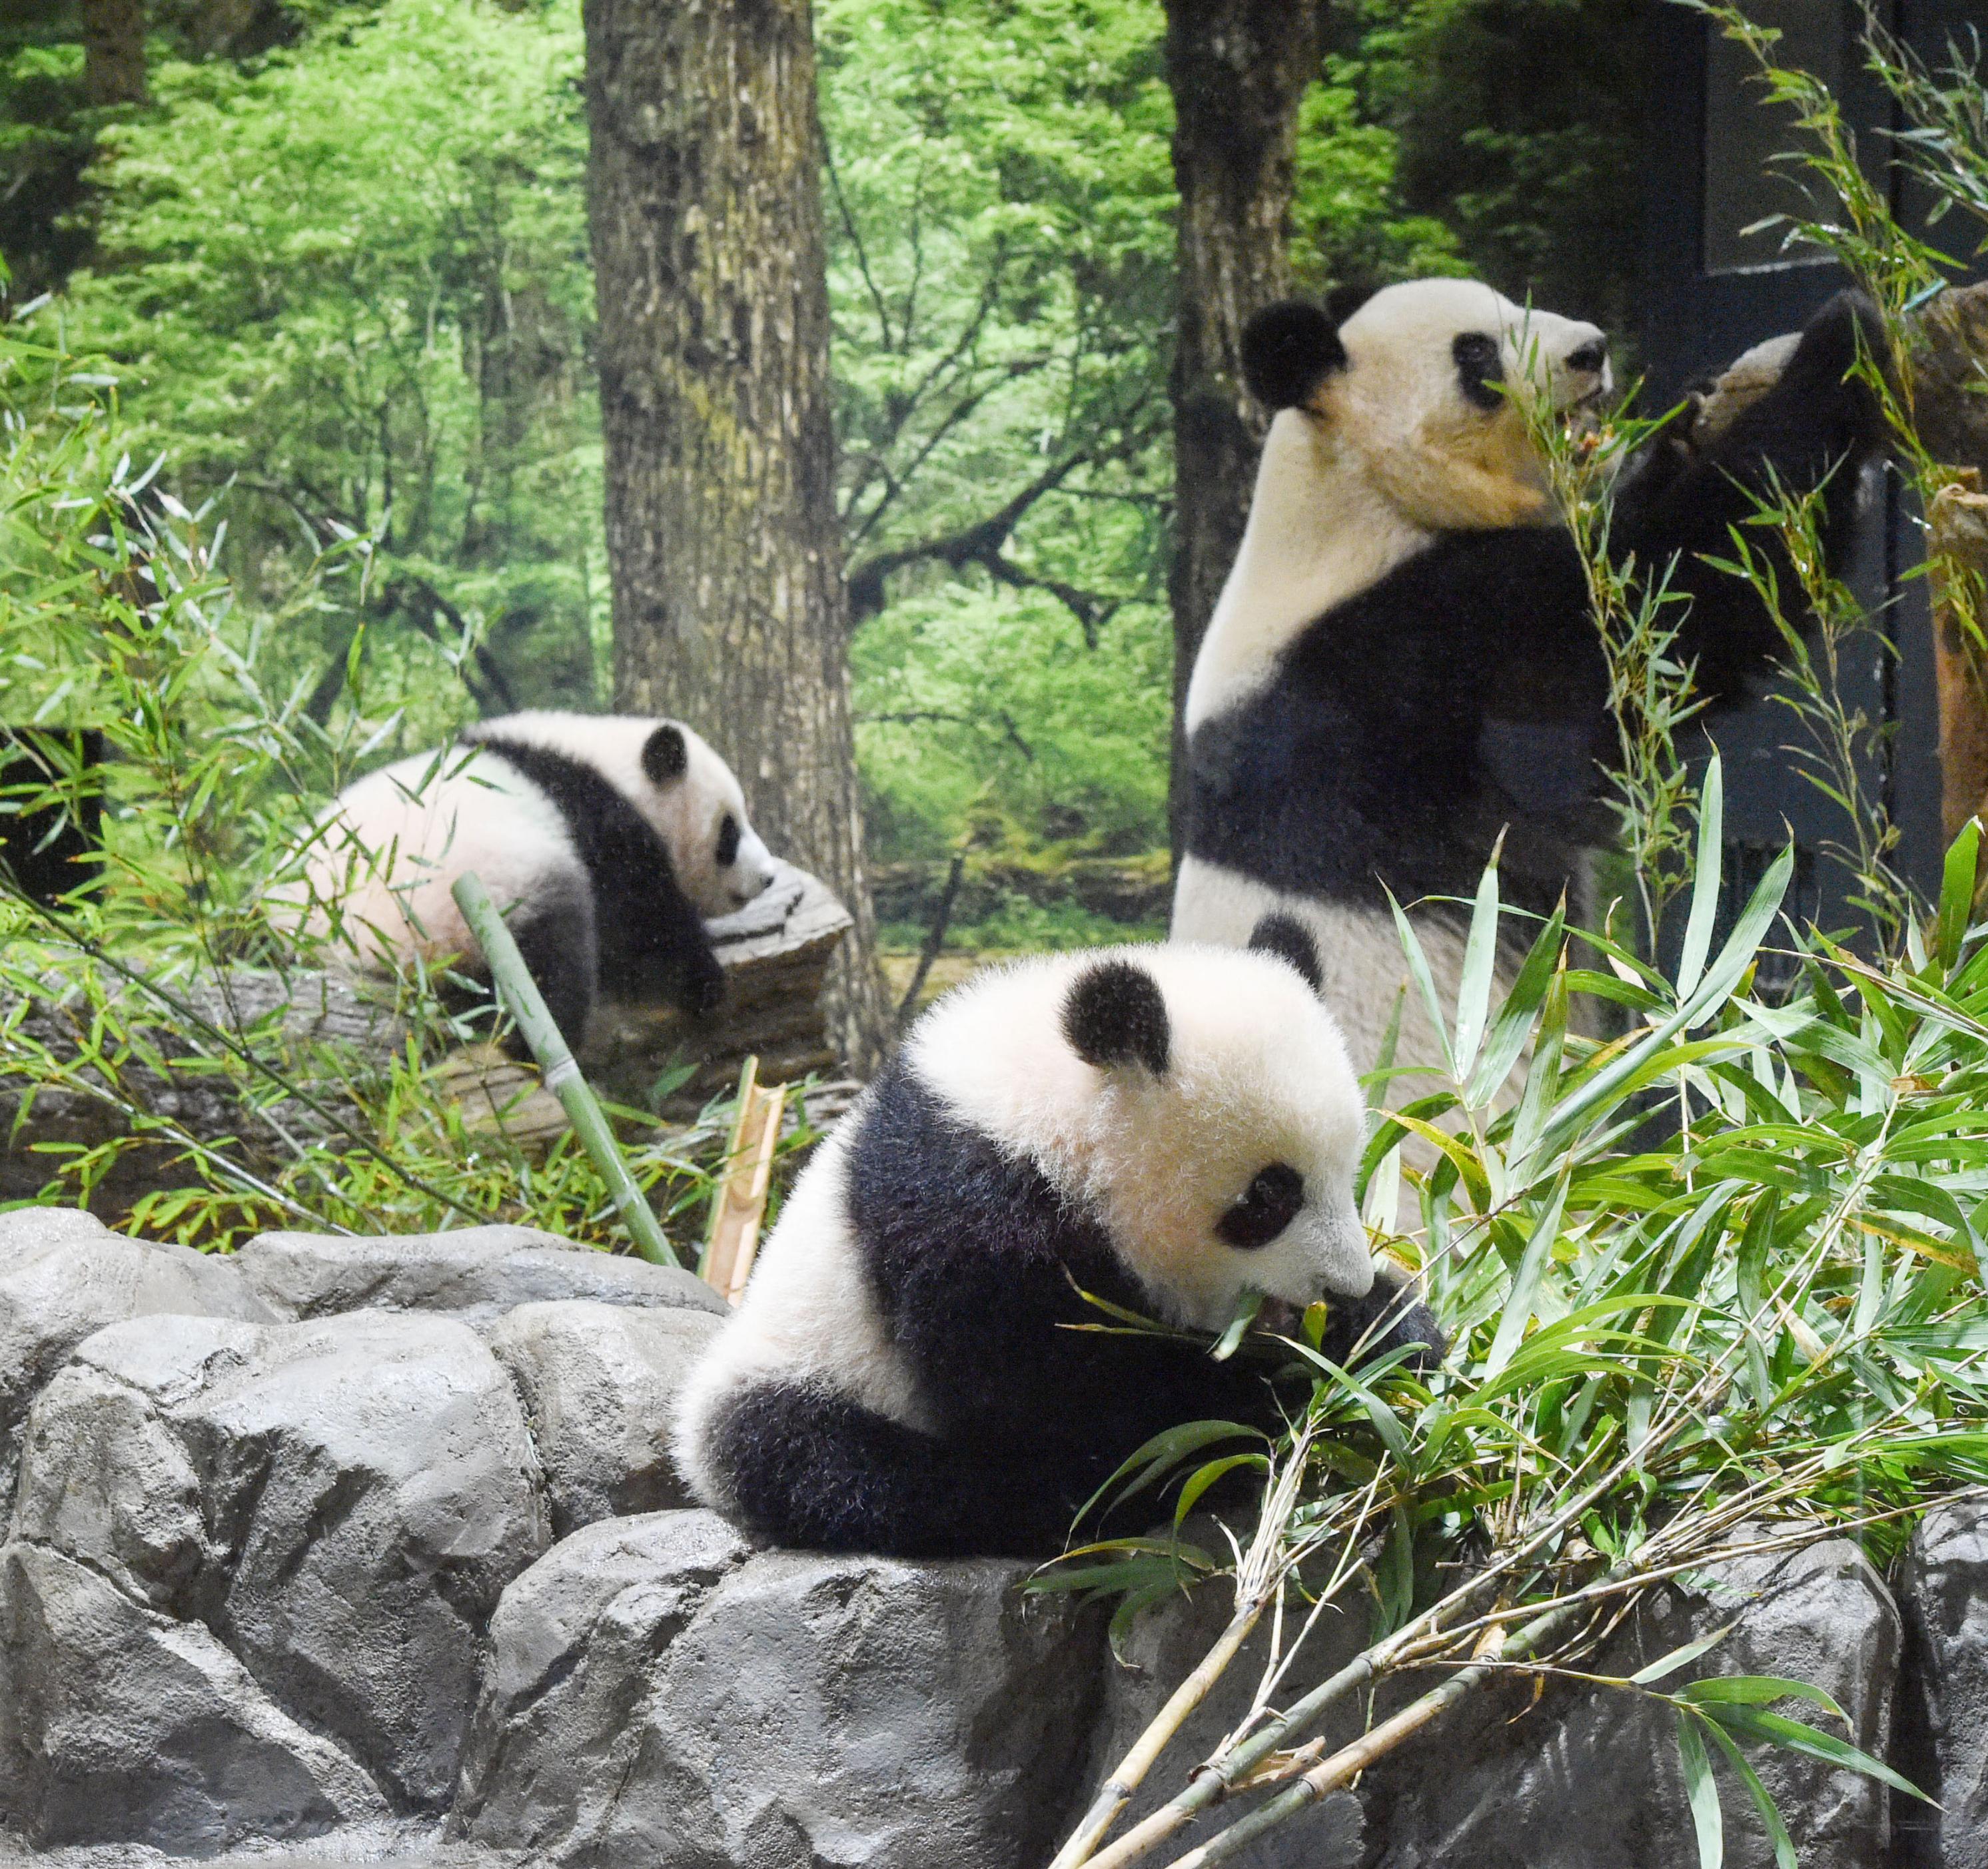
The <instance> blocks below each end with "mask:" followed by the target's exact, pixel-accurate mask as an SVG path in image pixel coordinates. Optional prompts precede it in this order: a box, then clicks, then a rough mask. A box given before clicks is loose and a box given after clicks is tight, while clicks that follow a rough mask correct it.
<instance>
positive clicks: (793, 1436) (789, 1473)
mask: <svg viewBox="0 0 1988 1869" xmlns="http://www.w3.org/2000/svg"><path fill="white" fill-rule="evenodd" d="M708 1434H709V1437H710V1447H709V1450H708V1458H709V1459H710V1461H711V1464H712V1465H713V1466H714V1467H715V1468H718V1470H719V1471H720V1472H722V1473H723V1475H725V1482H726V1485H727V1487H728V1489H729V1492H730V1493H731V1496H732V1509H733V1510H734V1512H735V1515H736V1516H737V1517H738V1519H739V1522H740V1523H741V1524H742V1526H744V1528H745V1529H746V1530H747V1531H748V1532H749V1533H752V1535H753V1536H755V1537H756V1538H760V1539H765V1540H766V1541H767V1542H768V1543H773V1544H777V1545H783V1546H789V1547H790V1548H792V1549H795V1550H810V1551H867V1552H874V1553H877V1554H879V1555H881V1556H889V1557H974V1556H1015V1557H1047V1556H1053V1554H1054V1553H1056V1552H1057V1551H1059V1550H1061V1549H1062V1548H1063V1541H1064V1535H1065V1533H1067V1531H1068V1529H1069V1527H1070V1519H1071V1517H1072V1516H1073V1512H1074V1511H1075V1509H1076V1507H1077V1506H1078V1505H1080V1504H1081V1503H1082V1498H1081V1497H1079V1498H1077V1499H1075V1500H1071V1499H1068V1498H1067V1497H1066V1496H1065V1492H1064V1490H1063V1489H1062V1488H1060V1487H1059V1486H1057V1485H1055V1484H1053V1483H1052V1475H1050V1473H1048V1472H1046V1469H1045V1463H1044V1462H1043V1459H1042V1458H1041V1457H1040V1455H1037V1456H1036V1457H1035V1458H1033V1459H1016V1460H1013V1461H1009V1460H1003V1459H1001V1458H997V1457H994V1456H991V1455H987V1454H985V1453H982V1452H975V1451H972V1450H968V1449H965V1448H959V1447H957V1446H953V1445H948V1444H946V1443H943V1442H941V1441H938V1440H936V1439H935V1438H933V1437H932V1436H931V1435H926V1434H921V1433H920V1432H918V1430H916V1429H915V1428H908V1427H906V1426H904V1425H903V1424H902V1423H901V1422H898V1421H891V1420H888V1419H887V1418H885V1417H884V1416H882V1415H880V1414H874V1413H873V1412H872V1411H871V1410H869V1409H867V1408H864V1407H863V1406H862V1405H861V1404H860V1403H857V1402H854V1401H850V1400H848V1399H847V1398H846V1397H843V1396H838V1395H835V1394H830V1392H829V1391H826V1390H823V1389H820V1388H817V1387H813V1386H810V1385H807V1384H799V1383H786V1382H762V1383H756V1384H752V1385H751V1386H749V1387H745V1388H743V1389H742V1390H740V1391H739V1392H738V1393H737V1394H735V1395H734V1396H732V1398H730V1400H729V1401H726V1402H725V1403H722V1404H720V1405H719V1406H718V1408H715V1410H714V1411H712V1418H711V1421H710V1425H709V1428H708Z"/></svg>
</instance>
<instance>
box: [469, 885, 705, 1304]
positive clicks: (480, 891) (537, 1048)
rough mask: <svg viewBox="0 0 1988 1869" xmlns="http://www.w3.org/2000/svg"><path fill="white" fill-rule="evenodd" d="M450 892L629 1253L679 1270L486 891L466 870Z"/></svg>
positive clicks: (603, 1112) (522, 958) (514, 942)
mask: <svg viewBox="0 0 1988 1869" xmlns="http://www.w3.org/2000/svg"><path fill="white" fill-rule="evenodd" d="M450 893H451V894H452V895H453V896H454V897H455V905H456V907H458V908H459V909H461V910H462V918H463V920H464V921H466V922H467V923H468V924H469V931H470V932H471V933H472V934H474V935H475V937H476V943H477V945H478V947H480V948H482V950H483V958H484V961H485V964H486V965H488V966H489V969H490V978H491V981H492V984H493V985H495V987H496V989H497V992H498V994H499V997H500V998H501V999H502V1001H503V1002H504V1009H505V1011H506V1012H509V1014H510V1015H511V1016H512V1019H515V1020H516V1022H517V1026H518V1029H519V1031H520V1032H522V1033H523V1034H524V1035H525V1043H526V1044H527V1045H529V1046H531V1048H532V1056H533V1057H534V1058H536V1059H537V1060H538V1062H539V1071H540V1073H542V1074H543V1079H544V1082H545V1087H546V1089H547V1090H549V1091H551V1092H552V1093H553V1096H555V1097H557V1098H558V1099H559V1100H560V1108H561V1109H563V1110H564V1111H565V1112H566V1120H567V1121H568V1122H569V1123H570V1124H572V1125H573V1134H575V1135H576V1136H577V1137H579V1138H580V1147H583V1149H585V1150H586V1151H587V1158H588V1159H589V1160H590V1161H591V1162H592V1163H593V1165H594V1167H595V1168H597V1170H599V1171H600V1178H601V1179H602V1180H603V1181H605V1182H606V1183H607V1191H608V1194H609V1195H610V1197H611V1198H613V1200H614V1208H615V1211H616V1212H617V1213H618V1214H620V1216H621V1224H622V1225H624V1227H626V1228H627V1230H628V1237H629V1238H630V1239H632V1240H633V1241H634V1242H635V1250H636V1251H637V1252H639V1253H641V1256H643V1258H644V1259H647V1260H648V1261H649V1262H651V1264H652V1265H657V1266H675V1265H678V1263H679V1262H678V1259H677V1256H676V1254H675V1253H674V1252H672V1251H671V1249H670V1242H669V1241H668V1239H667V1238H666V1237H665V1236H664V1232H663V1229H662V1228H661V1226H660V1225H658V1224H657V1222H656V1216H655V1215H654V1214H653V1213H651V1212H650V1211H649V1203H648V1202H647V1201H646V1200H645V1199H644V1198H643V1196H642V1191H641V1188H638V1187H637V1186H636V1185H635V1178H634V1176H633V1175H632V1174H630V1173H629V1172H628V1164H627V1162H626V1161H624V1160H623V1159H622V1155H621V1147H620V1144H619V1143H617V1141H615V1140H614V1131H613V1130H612V1129H611V1128H610V1127H609V1126H608V1122H607V1113H606V1112H605V1111H604V1110H602V1108H601V1107H600V1101H599V1100H598V1099H597V1097H595V1096H594V1094H593V1090H592V1088H591V1087H590V1085H589V1084H588V1083H587V1080H586V1079H585V1078H584V1077H583V1076H581V1075H580V1066H578V1065H577V1064H576V1063H573V1053H572V1051H571V1050H570V1049H569V1048H568V1046H567V1045H566V1039H565V1038H564V1037H563V1036H562V1035H561V1033H560V1029H559V1026H558V1023H557V1022H556V1020H555V1019H553V1016H552V1013H551V1012H550V1011H549V1009H547V1007H546V1002H545V999H544V996H543V995H542V994H541V993H540V992H539V988H538V982H536V981H535V980H534V979H533V978H532V970H531V969H530V968H529V967H527V966H526V965H525V957H524V956H523V955H522V954H520V953H519V951H518V944H517V943H516V941H513V940H512V938H511V931H510V930H509V928H506V927H505V925H504V918H503V917H502V915H500V914H498V912H497V905H496V904H495V903H494V902H492V901H491V899H490V892H489V891H488V890H487V889H485V887H483V883H482V879H481V878H480V877H478V875H477V874H476V873H475V871H474V870H469V871H467V872H465V874H463V875H462V876H459V877H457V878H456V882H455V888H454V889H453V890H451V891H450Z"/></svg>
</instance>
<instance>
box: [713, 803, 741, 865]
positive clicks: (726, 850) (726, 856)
mask: <svg viewBox="0 0 1988 1869" xmlns="http://www.w3.org/2000/svg"><path fill="white" fill-rule="evenodd" d="M738 857H739V820H737V819H736V818H735V817H734V816H732V813H730V812H729V811H728V812H727V813H725V816H724V817H723V819H722V820H721V821H720V823H719V824H718V868H719V869H721V870H729V869H730V868H731V867H732V864H734V863H735V862H736V861H737V860H738Z"/></svg>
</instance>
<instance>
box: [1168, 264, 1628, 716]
mask: <svg viewBox="0 0 1988 1869" xmlns="http://www.w3.org/2000/svg"><path fill="white" fill-rule="evenodd" d="M1472 331H1483V332H1485V333H1489V334H1492V335H1495V336H1496V337H1497V338H1498V340H1499V345H1500V347H1501V350H1502V352H1503V373H1504V380H1505V381H1506V383H1507V384H1510V385H1511V386H1512V394H1510V395H1509V396H1508V397H1505V398H1504V399H1503V400H1502V401H1500V403H1499V406H1498V407H1496V409H1492V410H1487V409H1482V408H1479V407H1477V405H1476V404H1473V403H1472V402H1471V401H1469V398H1467V397H1466V396H1465V395H1464V394H1463V393H1462V389H1461V388H1460V387H1459V384H1458V382H1457V375H1456V362H1455V356H1454V354H1453V353H1452V349H1451V346H1452V342H1453V340H1455V338H1456V337H1457V336H1459V335H1460V334H1462V333H1466V332H1472ZM1339 337H1340V342H1341V344H1342V345H1344V347H1345V350H1346V355H1347V363H1346V367H1345V368H1344V370H1334V372H1332V373H1330V375H1328V376H1327V377H1326V378H1325V379H1324V381H1323V382H1322V383H1321V384H1320V387H1319V389H1318V390H1317V392H1316V393H1315V394H1314V395H1313V398H1312V401H1311V403H1310V406H1308V407H1304V408H1299V409H1286V410H1284V411H1282V412H1281V413H1280V414H1279V415H1278V416H1277V417H1276V420H1275V421H1273V422H1272V424H1270V435H1269V437H1268V438H1267V439H1266V441H1265V443H1264V446H1263V458H1262V460H1261V461H1260V462H1259V465H1258V467H1257V470H1256V492H1255V494H1254V495H1253V499H1252V500H1251V503H1250V507H1249V524H1248V526H1247V527H1246V529H1245V531H1244V532H1243V536H1242V547H1241V549H1240V550H1239V552H1238V553H1236V563H1235V566H1234V567H1233V569H1232V570H1231V571H1230V573H1229V580H1228V582H1227V583H1226V584H1225V585H1224V586H1222V597H1221V599H1220V601H1219V602H1218V603H1217V604H1216V605H1215V614H1214V616H1213V617H1212V618H1211V619H1210V620H1209V627H1208V634H1207V636H1206V637H1205V639H1204V640H1203V641H1202V647H1201V652H1200V654H1199V656H1198V657H1196V659H1195V666H1194V674H1193V676H1192V679H1191V681H1189V683H1188V695H1187V706H1186V715H1185V725H1186V726H1187V729H1188V732H1192V731H1193V730H1194V728H1195V727H1196V726H1198V725H1199V724H1200V723H1201V722H1202V721H1204V720H1205V719H1207V718H1209V717H1210V716H1211V715H1216V714H1219V713H1221V712H1222V711H1223V710H1224V709H1226V708H1228V707H1229V706H1231V705H1233V704H1234V703H1235V702H1236V701H1239V700H1242V699H1243V698H1246V696H1248V695H1250V694H1252V693H1253V692H1254V691H1256V689H1258V688H1261V687H1262V686H1263V684H1265V683H1266V682H1267V681H1270V680H1271V679H1272V678H1273V676H1274V674H1275V672H1276V658H1277V657H1278V655H1279V654H1280V653H1281V652H1282V651H1283V649H1284V647H1286V645H1287V644H1289V643H1290V640H1292V638H1293V637H1295V636H1296V635H1297V633H1298V631H1299V630H1301V629H1302V628H1303V627H1304V625H1305V624H1307V623H1309V622H1310V620H1312V619H1313V617H1317V616H1318V615H1319V614H1320V613H1321V612H1323V611H1324V610H1327V609H1329V608H1330V607H1331V606H1332V605H1333V604H1334V603H1341V602H1343V601H1344V600H1345V599H1346V598H1347V597H1352V596H1354V595H1355V594H1357V593H1358V592H1360V591H1362V590H1365V589H1367V588H1368V586H1370V585H1371V584H1373V583H1375V582H1376V581H1377V580H1379V579H1380V578H1381V577H1383V576H1385V575H1386V574H1387V573H1388V571H1390V570H1391V569H1393V568H1394V566H1396V565H1397V564H1398V563H1401V560H1402V559H1405V558H1406V557H1408V556H1409V555H1410V554H1411V553H1413V552H1415V551H1416V550H1417V549H1419V548H1420V547H1421V546H1423V545H1425V544H1426V543H1427V542H1428V541H1429V539H1431V538H1432V537H1433V536H1434V535H1435V533H1436V532H1441V531H1449V530H1455V529H1459V528H1466V529H1467V528H1475V527H1485V526H1516V525H1527V524H1542V525H1543V524H1546V523H1549V522H1550V520H1551V519H1552V513H1551V509H1550V505H1549V502H1548V501H1547V494H1546V487H1545V482H1544V479H1543V475H1542V472H1541V470H1540V464H1539V461H1538V458H1537V453H1536V451H1535V450H1534V448H1533V444H1532V438H1531V435H1530V431H1529V430H1528V428H1527V426H1526V411H1527V409H1528V408H1529V407H1531V406H1533V404H1534V402H1535V401H1536V399H1537V397H1540V396H1542V395H1543V396H1546V397H1550V400H1551V403H1552V405H1553V406H1554V407H1556V408H1560V407H1567V406H1568V405H1570V404H1574V403H1576V402H1579V401H1585V400H1587V398H1589V397H1594V396H1597V395H1599V394H1605V393H1606V392H1607V390H1608V387H1609V384H1610V380H1611V379H1610V376H1609V372H1608V366H1607V365H1606V363H1604V365H1603V367H1602V368H1601V370H1599V371H1598V372H1594V371H1585V370H1574V369H1571V368H1570V367H1569V366H1568V365H1567V361H1566V360H1567V358H1568V357H1570V356H1571V355H1572V354H1573V353H1574V352H1576V351H1577V350H1581V349H1582V348H1583V347H1584V346H1586V345H1587V344H1590V343H1594V342H1595V341H1596V340H1598V339H1599V338H1600V337H1601V330H1600V329H1599V327H1598V326H1594V325H1591V324H1582V323H1578V322H1577V321H1576V320H1574V319H1570V318H1561V317H1558V316H1555V315H1554V313H1551V312H1540V311H1533V310H1529V309H1527V308H1526V307H1525V306H1519V305H1514V304H1513V302H1511V301H1510V299H1503V298H1500V297H1499V296H1498V294H1497V293H1496V292H1493V290H1492V289H1491V288H1490V287H1489V286H1482V285H1479V284H1477V283H1476V282H1474V281H1472V280H1469V279H1412V280H1409V281H1408V282H1405V283H1404V284H1402V285H1399V286H1388V288H1387V289H1385V290H1384V291H1381V292H1376V293H1375V294H1374V296H1373V297H1372V298H1371V299H1368V301H1367V302H1366V303H1365V304H1364V305H1363V306H1361V308H1360V309H1359V310H1358V311H1357V312H1355V313H1354V314H1353V316H1351V318H1349V319H1347V321H1346V322H1345V323H1344V324H1343V325H1342V326H1341V327H1340V331H1339Z"/></svg>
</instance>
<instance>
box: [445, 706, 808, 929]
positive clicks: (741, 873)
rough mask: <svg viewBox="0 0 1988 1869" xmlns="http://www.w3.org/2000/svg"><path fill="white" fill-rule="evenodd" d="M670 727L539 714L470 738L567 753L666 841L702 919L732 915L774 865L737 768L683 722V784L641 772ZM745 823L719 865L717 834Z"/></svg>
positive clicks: (644, 718) (511, 718)
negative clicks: (650, 749)
mask: <svg viewBox="0 0 1988 1869" xmlns="http://www.w3.org/2000/svg"><path fill="white" fill-rule="evenodd" d="M661 725H664V722H662V721H661V720H658V719H654V718H651V717H650V716H648V715H640V714H571V713H566V712H563V711H557V710H555V709H552V708H535V709H531V710H529V711H526V712H525V713H522V714H507V715H505V716H504V717H503V718H502V719H500V720H490V721H485V722H483V723H482V725H481V726H480V727H478V728H475V729H473V730H472V735H471V736H469V737H476V736H477V735H482V734H489V735H496V736H498V737H500V738H505V739H512V740H516V741H519V742H522V744H523V745H527V746H541V747H543V748H544V749H546V751H547V752H556V753H563V754H564V755H566V758H567V759H572V760H574V761H576V762H578V763H579V764H580V765H582V766H589V767H591V768H592V769H593V771H595V772H598V773H599V774H600V776H601V777H602V778H603V779H606V780H607V782H608V783H609V784H610V786H613V787H614V789H615V790H616V791H617V792H619V793H620V794H621V796H623V797H624V798H625V799H627V801H628V802H629V803H630V804H631V805H633V806H634V807H635V809H637V811H639V812H640V813H641V814H642V816H643V817H644V819H645V820H647V823H648V826H649V828H650V829H651V830H653V831H654V833H656V835H657V836H659V837H661V839H662V840H663V843H664V847H666V848H667V849H668V851H669V853H670V861H671V864H672V865H673V866H674V868H675V870H676V875H677V881H678V884H680V885H681V887H682V890H683V892H684V894H685V895H687V896H688V897H690V899H691V901H692V903H694V904H695V905H696V907H697V911H698V914H701V915H729V914H731V913H732V911H733V910H734V909H735V908H742V907H744V906H745V904H747V903H748V902H749V901H752V898H753V897H755V896H756V895H758V894H759V892H760V891H762V889H764V888H765V887H766V885H767V884H769V883H770V882H771V881H772V880H773V857H772V855H771V853H769V851H768V850H767V848H766V845H765V844H764V843H762V842H761V841H760V840H759V833H757V832H756V831H755V830H753V828H752V820H751V819H749V817H748V816H746V815H745V793H743V792H742V791H741V790H740V789H739V780H738V779H737V777H736V776H735V775H734V773H733V772H732V769H731V767H730V766H727V765H726V764H725V762H724V761H723V760H722V759H720V758H719V757H718V755H717V753H716V752H714V751H713V750H712V747H711V745H710V744H709V742H708V741H706V740H705V739H704V738H703V737H702V735H698V734H696V733H694V732H691V729H690V728H688V727H686V726H685V725H684V724H683V722H681V721H673V722H669V723H668V725H672V726H674V728H676V729H677V731H678V732H679V733H681V735H683V741H684V749H685V753H686V755H688V757H687V759H686V761H685V769H684V774H683V776H682V777H681V779H675V780H673V781H672V782H670V783H669V784H668V785H664V786H654V785H652V784H651V783H650V782H649V779H648V776H647V774H646V773H645V772H644V771H643V770H642V749H643V748H644V746H646V745H648V743H649V736H650V735H651V734H653V733H654V732H655V731H656V729H657V728H658V727H660V726H661ZM728 812H729V813H731V815H732V816H733V817H734V818H735V819H736V820H738V824H739V833H740V834H739V853H738V855H737V857H735V860H733V862H732V864H731V866H730V867H729V868H721V867H719V866H718V863H717V861H716V857H715V853H716V850H717V848H718V826H719V824H720V823H722V820H723V819H724V817H725V814H726V813H728Z"/></svg>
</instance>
